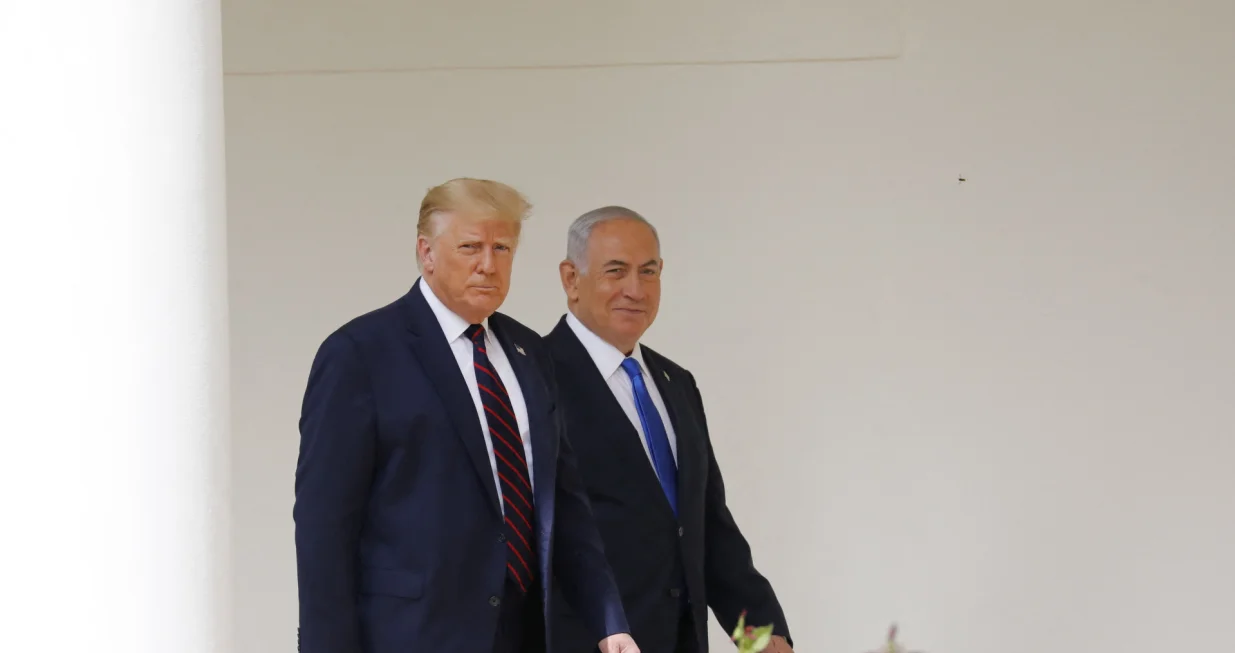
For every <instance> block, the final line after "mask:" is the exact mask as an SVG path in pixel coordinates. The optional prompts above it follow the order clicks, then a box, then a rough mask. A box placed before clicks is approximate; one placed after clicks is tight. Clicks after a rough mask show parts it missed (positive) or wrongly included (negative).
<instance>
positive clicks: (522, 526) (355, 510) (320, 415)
mask: <svg viewBox="0 0 1235 653" xmlns="http://www.w3.org/2000/svg"><path fill="white" fill-rule="evenodd" d="M527 210H528V204H527V202H526V201H525V200H524V199H523V197H522V196H521V195H520V194H519V193H518V192H517V191H515V190H514V189H512V188H510V187H509V186H506V185H504V184H499V183H496V182H491V181H485V180H474V179H457V180H453V181H450V182H447V183H445V184H443V185H441V186H438V187H436V188H433V189H431V190H430V191H429V192H428V194H427V195H426V196H425V198H424V201H423V202H422V203H421V209H420V220H419V223H418V226H417V231H418V238H417V256H418V262H419V265H420V267H421V271H422V276H421V278H420V280H419V281H417V282H416V284H415V285H414V286H413V287H412V289H411V291H410V292H408V293H407V294H406V295H405V296H404V297H403V298H401V299H399V300H397V301H395V302H394V303H392V304H390V305H388V306H386V307H384V308H380V309H377V310H375V311H373V312H371V313H368V314H366V315H363V316H361V317H358V318H356V319H354V320H352V321H350V322H348V323H347V324H346V325H344V326H343V327H341V328H339V329H338V330H336V331H335V332H334V333H332V334H331V335H330V336H329V337H328V338H326V340H325V341H324V342H323V343H322V345H321V347H320V349H319V350H318V352H317V356H316V358H315V359H314V361H313V365H312V369H311V371H310V373H309V380H308V389H307V390H306V392H305V396H304V404H303V408H302V414H301V419H300V435H301V440H300V455H299V461H298V464H297V467H296V503H295V509H294V517H295V522H296V558H297V572H298V578H299V588H300V590H299V593H300V630H299V642H300V650H301V651H304V652H305V653H409V652H412V651H415V652H417V653H419V652H421V651H424V652H426V653H427V652H429V651H445V652H448V653H491V652H493V653H530V652H532V651H545V650H546V644H548V650H550V651H554V652H555V653H556V652H557V651H558V649H555V648H553V646H552V641H553V637H552V632H551V631H550V624H551V623H552V622H551V620H549V619H548V618H547V617H548V615H549V614H550V613H551V612H552V611H553V610H554V609H556V605H555V602H556V601H557V600H558V597H559V596H561V597H565V600H566V601H568V602H569V603H570V604H571V608H572V610H573V611H574V612H576V613H577V614H579V615H580V617H581V620H582V623H583V628H582V631H583V632H584V633H587V634H586V635H584V636H585V637H586V638H587V639H588V643H587V644H586V646H587V648H588V649H591V648H592V647H596V646H597V642H599V648H600V649H601V650H602V651H607V652H609V653H638V648H637V647H636V646H635V644H634V642H633V640H632V639H631V637H630V635H629V634H628V633H629V628H628V626H627V622H626V617H625V615H624V614H623V610H622V605H621V600H620V598H619V595H618V592H617V587H616V585H615V583H614V579H613V575H612V572H611V571H610V569H609V567H608V565H607V563H606V561H605V557H604V553H603V551H602V548H601V543H600V538H599V536H598V534H597V530H596V526H595V523H594V521H593V516H592V512H591V508H590V506H589V505H588V500H587V496H586V494H585V493H584V491H583V487H582V485H581V482H580V479H579V475H578V471H577V469H576V466H575V464H576V463H575V459H574V455H573V453H572V452H571V449H570V446H569V444H568V442H567V440H566V439H565V438H564V437H562V420H561V414H560V412H559V410H558V408H557V403H556V396H557V383H556V380H555V378H554V376H553V372H552V370H553V366H552V362H551V360H550V359H549V356H548V352H547V351H546V350H545V349H544V347H543V345H542V343H541V339H540V337H539V336H538V335H537V334H536V333H534V332H533V331H531V330H530V329H528V328H526V327H524V326H523V325H521V324H519V323H518V322H516V321H514V320H513V319H511V318H509V317H506V316H505V315H502V314H500V313H497V312H496V311H497V309H498V307H499V306H500V305H501V303H502V301H503V300H504V299H505V297H506V293H507V289H508V284H509V280H510V272H511V264H512V262H513V259H514V253H515V248H516V246H517V245H518V240H519V231H520V227H521V224H522V220H523V218H524V217H525V216H526V214H527ZM561 653H569V652H567V651H562V652H561Z"/></svg>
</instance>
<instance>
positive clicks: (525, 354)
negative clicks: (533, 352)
mask: <svg viewBox="0 0 1235 653" xmlns="http://www.w3.org/2000/svg"><path fill="white" fill-rule="evenodd" d="M515 351H517V352H519V355H520V356H527V352H525V351H523V348H522V347H520V346H519V345H515Z"/></svg>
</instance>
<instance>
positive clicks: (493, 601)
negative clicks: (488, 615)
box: [489, 596, 502, 608]
mask: <svg viewBox="0 0 1235 653" xmlns="http://www.w3.org/2000/svg"><path fill="white" fill-rule="evenodd" d="M501 604H502V600H501V599H499V598H498V597H496V596H490V597H489V605H491V606H493V607H495V608H496V607H497V606H499V605H501Z"/></svg>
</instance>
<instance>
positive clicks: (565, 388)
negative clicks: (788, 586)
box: [546, 206, 792, 653]
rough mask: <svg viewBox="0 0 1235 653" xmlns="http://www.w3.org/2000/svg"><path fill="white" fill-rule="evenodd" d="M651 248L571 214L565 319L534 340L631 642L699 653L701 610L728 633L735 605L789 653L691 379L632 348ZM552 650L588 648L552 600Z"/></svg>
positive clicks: (639, 237)
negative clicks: (543, 355) (733, 510)
mask: <svg viewBox="0 0 1235 653" xmlns="http://www.w3.org/2000/svg"><path fill="white" fill-rule="evenodd" d="M662 265H663V262H662V260H661V258H660V242H659V238H658V236H657V234H656V230H655V228H654V227H652V225H651V224H649V223H648V222H647V221H646V220H645V219H644V218H643V217H642V216H640V215H639V214H637V213H635V212H634V211H631V210H629V209H626V208H623V207H612V206H611V207H605V208H601V209H597V210H595V211H591V212H589V213H586V214H584V215H582V216H580V217H579V218H578V219H577V220H575V222H574V224H572V225H571V227H570V231H569V234H568V237H567V257H566V260H565V261H563V262H562V264H561V266H560V271H561V277H562V287H563V289H565V291H566V297H567V306H568V308H569V313H567V314H566V315H565V316H564V317H563V318H562V319H561V321H560V322H558V325H557V327H556V328H554V330H553V332H552V333H550V334H549V335H548V336H547V337H546V342H547V343H548V345H549V349H550V351H551V353H552V356H553V360H554V364H555V366H556V368H557V376H558V382H559V384H560V389H561V397H560V400H561V405H560V406H559V410H563V411H564V412H565V417H566V420H567V434H568V436H569V437H570V439H571V443H572V445H573V448H574V449H575V452H576V454H577V455H578V459H579V469H580V472H581V475H582V477H583V479H584V484H585V486H586V487H587V490H588V494H589V496H590V498H591V500H592V506H593V510H594V512H595V515H596V521H597V525H598V526H599V528H600V533H601V537H602V539H603V540H604V545H605V553H606V556H607V558H608V560H609V563H610V565H611V566H612V567H613V571H614V576H615V577H616V579H617V582H618V587H619V590H620V592H621V595H622V602H623V604H624V606H625V609H626V615H627V618H628V619H629V622H630V627H631V634H632V635H633V636H634V638H635V640H636V641H638V642H639V644H640V646H641V647H642V648H643V649H644V650H647V651H656V652H657V653H661V652H666V653H668V652H671V651H673V652H677V653H704V652H706V651H707V649H708V646H707V609H708V607H709V606H710V607H711V608H712V611H713V612H714V613H715V615H716V618H717V619H718V620H719V621H720V624H721V626H723V627H724V628H725V630H726V632H731V631H732V630H733V628H734V627H735V625H736V624H737V621H738V617H739V616H740V615H741V613H742V612H743V611H746V612H747V623H748V624H751V625H754V626H762V625H767V624H774V625H775V630H774V637H773V640H772V644H771V646H770V647H769V648H768V649H767V650H768V651H770V652H773V653H784V652H788V651H792V648H791V643H790V641H791V640H790V639H789V630H788V627H787V626H786V624H785V615H784V612H783V610H782V609H781V607H780V603H779V602H778V601H777V599H776V594H775V593H774V592H773V591H772V587H771V585H770V584H769V583H768V581H767V579H766V578H764V577H763V576H762V575H761V574H760V573H759V572H758V571H756V569H755V567H754V564H753V563H752V561H751V552H750V546H749V545H748V544H747V542H746V538H744V537H743V536H742V533H741V531H740V530H739V529H738V526H737V524H736V523H734V520H733V515H732V514H730V512H729V508H728V507H727V506H726V505H725V485H724V481H723V480H722V479H721V473H720V467H719V466H718V465H717V463H716V456H715V454H714V453H713V451H712V443H711V440H710V439H709V437H708V428H707V420H706V417H705V416H704V410H703V399H702V398H701V396H700V394H699V389H698V388H697V387H696V386H695V379H694V377H693V376H691V373H690V372H688V371H686V370H685V369H683V368H681V367H679V366H678V365H676V364H675V363H674V362H673V361H671V360H669V359H668V358H665V357H664V356H662V355H660V354H658V353H656V352H655V351H653V350H651V349H649V348H648V347H647V346H646V345H641V344H639V339H640V338H641V337H642V336H643V333H644V331H646V330H647V328H648V327H649V326H651V324H652V321H653V320H654V319H655V318H656V312H657V309H658V308H659V305H660V274H661V268H662ZM555 612H556V615H555V617H556V618H557V619H558V622H559V623H558V625H557V627H556V628H555V631H554V639H555V641H556V642H557V644H558V646H557V650H559V651H562V652H564V653H576V652H579V653H582V652H583V651H588V650H591V646H592V644H591V642H592V641H593V640H594V638H593V637H589V636H588V635H587V631H586V630H585V629H584V628H582V626H581V622H580V621H579V619H578V617H577V616H576V615H575V614H574V613H572V612H571V611H570V610H569V609H568V608H567V607H566V606H564V605H562V604H561V603H560V602H559V609H558V610H556V611H555Z"/></svg>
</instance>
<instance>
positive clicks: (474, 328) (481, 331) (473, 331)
mask: <svg viewBox="0 0 1235 653" xmlns="http://www.w3.org/2000/svg"><path fill="white" fill-rule="evenodd" d="M463 334H464V335H466V336H467V337H468V339H469V340H472V341H473V342H474V341H477V340H480V339H482V338H484V337H485V328H484V327H483V326H482V325H479V324H472V325H469V326H468V327H467V330H466V331H464V332H463Z"/></svg>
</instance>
